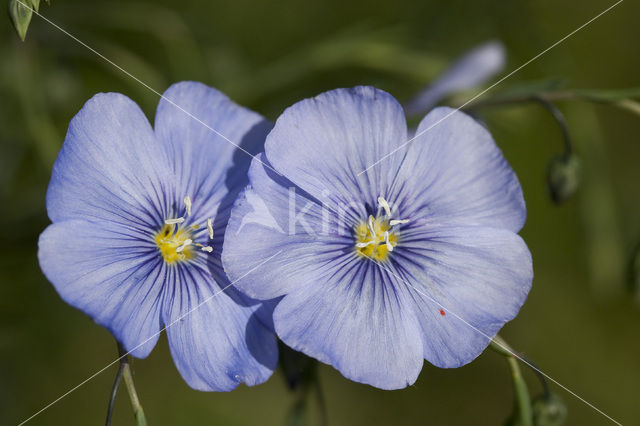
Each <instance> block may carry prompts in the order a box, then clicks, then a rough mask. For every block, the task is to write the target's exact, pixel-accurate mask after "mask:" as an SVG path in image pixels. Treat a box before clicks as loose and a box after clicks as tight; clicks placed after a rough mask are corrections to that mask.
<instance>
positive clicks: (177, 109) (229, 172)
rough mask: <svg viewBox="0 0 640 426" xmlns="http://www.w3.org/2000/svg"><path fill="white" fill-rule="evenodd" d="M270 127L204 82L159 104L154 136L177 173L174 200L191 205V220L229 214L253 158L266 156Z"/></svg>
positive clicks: (174, 91) (186, 85)
mask: <svg viewBox="0 0 640 426" xmlns="http://www.w3.org/2000/svg"><path fill="white" fill-rule="evenodd" d="M271 127H272V124H271V123H270V122H268V121H267V120H265V119H264V118H263V117H262V116H260V115H259V114H257V113H255V112H253V111H251V110H249V109H247V108H244V107H241V106H239V105H237V104H235V103H234V102H232V101H231V100H230V99H229V98H228V97H227V96H226V95H224V94H223V93H221V92H219V91H218V90H216V89H213V88H211V87H208V86H206V85H204V84H202V83H196V82H190V81H186V82H180V83H176V84H174V85H172V86H171V87H169V88H168V89H167V90H166V91H165V92H164V94H163V95H162V99H160V102H159V103H158V109H157V111H156V117H155V132H156V135H157V138H158V140H159V141H160V143H161V144H162V146H163V147H164V149H165V151H166V153H167V156H168V157H169V159H170V161H171V164H172V165H173V168H174V170H175V171H176V174H177V182H178V183H179V184H178V185H179V186H178V188H177V189H176V190H177V193H176V194H175V199H176V200H177V201H178V202H179V204H180V206H181V208H182V207H184V206H183V204H182V200H183V198H184V197H185V196H189V197H190V198H191V200H192V201H193V216H194V217H193V221H194V222H197V223H202V222H205V221H206V220H207V218H209V217H213V215H214V214H216V212H220V213H224V214H223V215H222V216H224V218H223V217H219V218H217V219H216V221H218V222H219V221H220V220H222V219H224V221H226V220H227V218H228V210H229V209H230V208H231V206H232V205H233V202H234V200H235V198H236V196H237V195H238V192H240V190H242V188H244V187H245V186H246V184H247V176H246V175H247V169H248V168H249V164H250V163H251V159H252V155H255V154H257V153H259V152H261V151H262V149H263V146H264V140H265V138H266V135H267V133H268V132H269V130H270V129H271Z"/></svg>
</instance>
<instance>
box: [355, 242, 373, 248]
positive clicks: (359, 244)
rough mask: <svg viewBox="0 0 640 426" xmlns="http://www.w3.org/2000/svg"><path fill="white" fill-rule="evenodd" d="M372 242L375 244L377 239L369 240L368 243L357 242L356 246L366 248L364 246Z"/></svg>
mask: <svg viewBox="0 0 640 426" xmlns="http://www.w3.org/2000/svg"><path fill="white" fill-rule="evenodd" d="M371 244H375V241H367V242H366V243H357V244H356V247H358V248H364V247H366V246H368V245H371Z"/></svg>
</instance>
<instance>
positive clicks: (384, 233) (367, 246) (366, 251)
mask: <svg viewBox="0 0 640 426" xmlns="http://www.w3.org/2000/svg"><path fill="white" fill-rule="evenodd" d="M354 233H355V240H356V244H355V251H356V254H358V255H359V256H362V257H366V258H369V259H373V260H377V261H384V260H387V258H388V257H389V253H390V252H392V251H393V248H394V247H395V246H396V245H397V243H398V236H397V235H396V233H395V232H394V231H393V229H392V226H391V225H390V223H389V220H386V219H382V218H380V217H377V218H374V217H373V216H369V219H368V220H367V221H366V222H365V221H363V222H360V223H359V224H358V225H356V227H355V230H354Z"/></svg>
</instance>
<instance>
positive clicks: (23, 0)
mask: <svg viewBox="0 0 640 426" xmlns="http://www.w3.org/2000/svg"><path fill="white" fill-rule="evenodd" d="M30 1H31V0H9V17H10V18H11V22H12V23H13V27H14V28H15V29H16V31H17V32H18V36H20V39H21V40H22V41H24V39H25V37H26V36H27V29H28V28H29V22H31V16H32V15H33V11H32V9H31V5H30V4H29V2H30Z"/></svg>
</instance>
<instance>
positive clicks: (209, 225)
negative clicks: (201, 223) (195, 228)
mask: <svg viewBox="0 0 640 426" xmlns="http://www.w3.org/2000/svg"><path fill="white" fill-rule="evenodd" d="M207 232H209V239H210V240H212V239H213V220H211V218H209V219H207Z"/></svg>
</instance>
